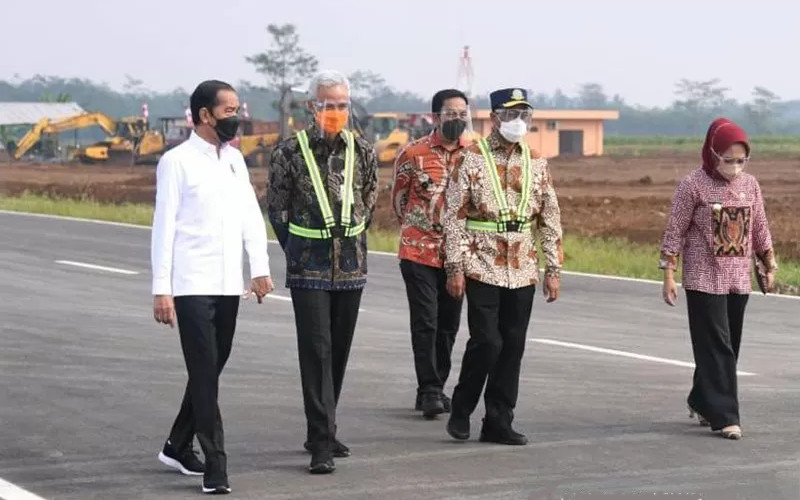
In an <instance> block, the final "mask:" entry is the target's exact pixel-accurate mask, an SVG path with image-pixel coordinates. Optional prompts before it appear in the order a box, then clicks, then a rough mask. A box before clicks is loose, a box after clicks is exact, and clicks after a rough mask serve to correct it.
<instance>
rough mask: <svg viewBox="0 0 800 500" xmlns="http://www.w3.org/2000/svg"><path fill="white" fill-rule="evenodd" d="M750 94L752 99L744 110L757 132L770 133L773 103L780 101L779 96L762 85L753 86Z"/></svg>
mask: <svg viewBox="0 0 800 500" xmlns="http://www.w3.org/2000/svg"><path fill="white" fill-rule="evenodd" d="M752 96H753V101H752V102H750V103H747V104H746V105H745V110H746V111H747V114H748V116H750V120H752V122H753V125H755V128H756V130H757V131H758V133H760V134H770V133H771V132H772V123H771V122H772V119H773V117H774V114H775V104H776V103H777V102H778V101H780V97H778V96H777V95H776V94H775V93H774V92H772V91H771V90H768V89H766V88H764V87H755V88H753V93H752Z"/></svg>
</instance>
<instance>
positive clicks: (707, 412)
mask: <svg viewBox="0 0 800 500" xmlns="http://www.w3.org/2000/svg"><path fill="white" fill-rule="evenodd" d="M748 299H749V295H745V294H728V295H714V294H708V293H703V292H697V291H694V290H686V306H687V308H688V310H689V332H690V334H691V338H692V351H693V352H694V361H695V370H694V378H693V384H692V390H691V392H690V393H689V397H688V399H687V402H688V403H689V405H690V406H691V407H692V408H694V409H695V410H696V411H697V412H698V413H700V414H701V415H702V416H704V417H705V418H706V419H707V420H708V421H709V422H710V423H711V429H712V430H719V429H722V428H723V427H726V426H728V425H739V397H738V387H737V377H736V363H737V361H738V359H739V345H740V344H741V341H742V326H743V324H744V312H745V308H746V306H747V300H748Z"/></svg>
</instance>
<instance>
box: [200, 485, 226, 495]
mask: <svg viewBox="0 0 800 500" xmlns="http://www.w3.org/2000/svg"><path fill="white" fill-rule="evenodd" d="M230 492H231V489H230V488H229V487H227V486H226V487H224V488H222V491H220V490H219V489H218V488H206V487H205V486H203V493H206V494H208V493H217V494H219V493H230Z"/></svg>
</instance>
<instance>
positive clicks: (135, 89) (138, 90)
mask: <svg viewBox="0 0 800 500" xmlns="http://www.w3.org/2000/svg"><path fill="white" fill-rule="evenodd" d="M122 90H124V91H125V92H126V93H128V94H137V95H146V94H148V90H147V88H146V87H145V86H144V81H143V80H140V79H138V78H134V77H132V76H131V75H129V74H127V73H126V74H125V83H123V84H122Z"/></svg>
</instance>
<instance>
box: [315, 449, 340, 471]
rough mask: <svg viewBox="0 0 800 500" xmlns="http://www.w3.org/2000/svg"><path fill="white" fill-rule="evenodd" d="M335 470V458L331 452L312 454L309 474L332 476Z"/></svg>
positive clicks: (324, 451) (323, 451)
mask: <svg viewBox="0 0 800 500" xmlns="http://www.w3.org/2000/svg"><path fill="white" fill-rule="evenodd" d="M335 470H336V465H335V464H334V463H333V456H332V455H331V452H330V451H329V450H322V451H316V452H313V453H312V455H311V465H309V466H308V472H310V473H312V474H330V473H331V472H333V471H335Z"/></svg>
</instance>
